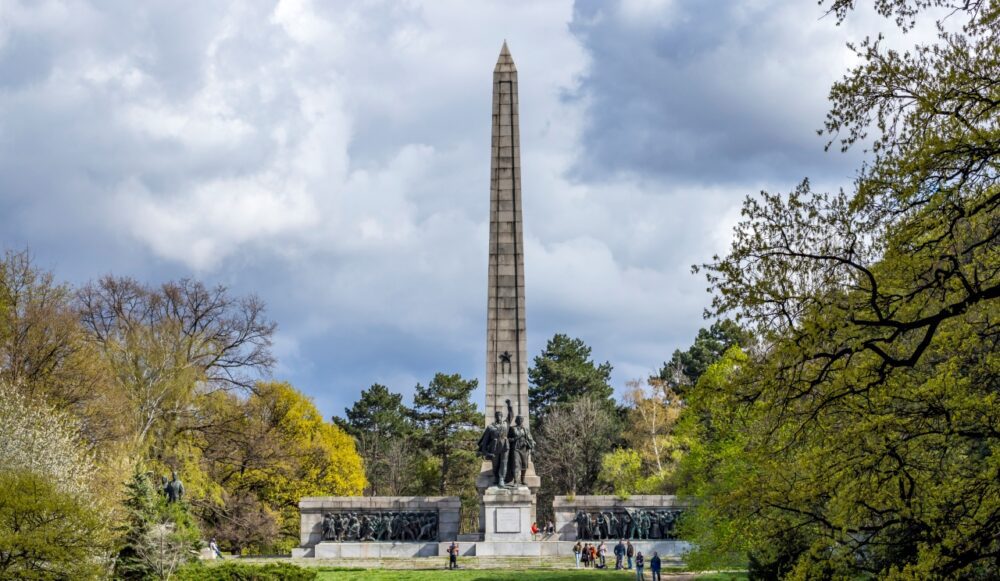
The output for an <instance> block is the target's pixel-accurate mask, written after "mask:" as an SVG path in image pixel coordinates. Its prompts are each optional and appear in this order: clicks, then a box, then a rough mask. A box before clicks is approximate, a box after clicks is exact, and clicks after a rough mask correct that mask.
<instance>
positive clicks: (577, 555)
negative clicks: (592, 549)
mask: <svg viewBox="0 0 1000 581" xmlns="http://www.w3.org/2000/svg"><path fill="white" fill-rule="evenodd" d="M581 551H583V545H581V544H580V541H577V542H576V544H575V545H573V556H574V557H575V558H576V568H577V569H579V568H580V552H581Z"/></svg>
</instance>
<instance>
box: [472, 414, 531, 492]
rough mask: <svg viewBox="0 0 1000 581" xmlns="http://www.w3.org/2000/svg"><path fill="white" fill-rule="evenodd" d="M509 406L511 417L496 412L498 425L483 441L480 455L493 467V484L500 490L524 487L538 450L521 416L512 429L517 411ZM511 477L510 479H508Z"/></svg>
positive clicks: (495, 419)
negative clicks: (532, 454)
mask: <svg viewBox="0 0 1000 581" xmlns="http://www.w3.org/2000/svg"><path fill="white" fill-rule="evenodd" d="M506 403H507V417H506V418H505V417H503V414H501V412H500V410H497V411H496V412H494V421H493V423H492V424H490V425H489V426H486V429H485V430H484V431H483V435H482V437H481V438H479V447H478V454H479V455H480V456H482V457H484V458H486V459H487V460H489V461H491V462H492V463H493V483H494V485H495V486H497V487H498V488H513V487H516V486H524V477H525V474H526V472H527V470H528V462H529V460H530V459H531V451H532V450H533V449H534V448H535V440H534V439H532V437H531V432H530V431H528V426H526V425H524V418H523V417H522V416H520V415H518V416H517V417H516V418H514V424H513V425H511V423H510V420H511V416H513V415H514V409H513V408H512V407H511V404H510V400H509V399H508V400H506ZM508 475H509V478H508Z"/></svg>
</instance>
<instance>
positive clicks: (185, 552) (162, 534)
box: [136, 523, 191, 581]
mask: <svg viewBox="0 0 1000 581" xmlns="http://www.w3.org/2000/svg"><path fill="white" fill-rule="evenodd" d="M174 528H175V527H174V525H173V524H172V523H161V524H155V525H153V526H152V527H150V529H149V531H148V532H147V533H146V538H145V542H144V543H142V544H140V545H139V546H138V547H136V552H137V553H138V556H139V558H140V559H142V561H143V562H144V563H145V564H146V565H148V566H149V568H150V570H151V571H152V572H153V574H154V575H156V578H157V579H160V580H161V581H167V580H168V579H170V578H171V577H172V576H173V574H174V573H175V572H177V569H179V568H180V566H181V565H183V564H184V563H186V562H188V561H189V560H190V559H191V553H190V551H191V546H190V543H189V542H188V541H186V540H185V539H183V538H181V537H180V536H178V535H177V534H175V532H174Z"/></svg>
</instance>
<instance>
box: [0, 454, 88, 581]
mask: <svg viewBox="0 0 1000 581" xmlns="http://www.w3.org/2000/svg"><path fill="white" fill-rule="evenodd" d="M107 545H108V535H107V530H106V528H105V525H104V522H103V519H102V518H101V517H100V516H99V513H98V512H96V511H95V510H93V509H92V508H91V506H90V505H89V504H88V503H87V502H86V501H84V500H81V498H80V497H79V496H77V495H75V494H71V493H69V492H63V491H61V490H59V489H58V488H57V487H56V485H55V483H53V482H52V481H51V480H49V479H48V478H46V477H43V476H39V475H38V474H34V473H31V472H27V471H23V470H18V471H13V470H3V471H0V579H26V580H30V579H93V578H98V577H99V576H100V575H101V574H102V573H103V572H104V564H105V559H104V555H105V551H106V549H107Z"/></svg>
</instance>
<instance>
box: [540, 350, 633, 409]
mask: <svg viewBox="0 0 1000 581" xmlns="http://www.w3.org/2000/svg"><path fill="white" fill-rule="evenodd" d="M611 369H612V367H611V364H610V363H608V362H607V361H605V362H604V363H602V364H600V365H596V364H595V363H594V362H593V361H592V360H591V358H590V347H588V346H587V344H586V343H584V342H583V340H582V339H570V338H569V336H567V335H563V334H561V333H557V334H556V335H554V336H553V337H552V339H549V342H548V343H547V344H546V345H545V349H544V350H542V353H541V355H538V356H537V357H535V361H534V365H533V366H532V367H531V369H529V370H528V379H529V381H530V383H531V385H530V386H529V388H528V403H529V406H530V408H531V415H532V417H534V418H538V419H542V418H544V417H545V415H546V414H547V413H548V411H549V410H550V409H551V408H552V406H553V405H556V404H559V403H566V402H570V401H573V400H575V399H578V398H581V397H589V398H592V399H596V400H598V401H604V402H608V403H609V404H611V396H612V395H613V394H614V390H613V389H612V387H611V384H610V383H609V382H610V380H611ZM612 405H613V404H612Z"/></svg>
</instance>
